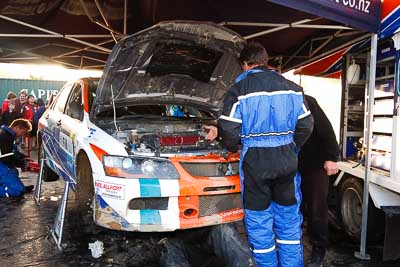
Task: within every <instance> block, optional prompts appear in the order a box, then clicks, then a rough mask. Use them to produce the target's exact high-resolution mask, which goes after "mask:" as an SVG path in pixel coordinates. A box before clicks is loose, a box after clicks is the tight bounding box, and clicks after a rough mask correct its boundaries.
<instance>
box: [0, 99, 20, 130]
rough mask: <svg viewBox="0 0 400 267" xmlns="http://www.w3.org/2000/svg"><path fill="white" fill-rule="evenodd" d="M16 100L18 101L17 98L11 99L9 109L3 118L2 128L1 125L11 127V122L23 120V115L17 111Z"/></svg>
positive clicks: (0, 121)
mask: <svg viewBox="0 0 400 267" xmlns="http://www.w3.org/2000/svg"><path fill="white" fill-rule="evenodd" d="M15 100H16V99H15V98H14V99H10V101H9V103H8V109H7V110H6V111H5V112H4V113H3V115H2V116H1V120H0V126H1V125H7V126H9V125H10V124H11V122H13V121H14V120H16V119H18V118H21V113H20V112H18V111H17V110H16V109H15Z"/></svg>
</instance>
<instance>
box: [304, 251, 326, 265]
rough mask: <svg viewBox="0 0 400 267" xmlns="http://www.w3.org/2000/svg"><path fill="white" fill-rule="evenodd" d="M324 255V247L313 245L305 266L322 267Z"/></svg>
mask: <svg viewBox="0 0 400 267" xmlns="http://www.w3.org/2000/svg"><path fill="white" fill-rule="evenodd" d="M324 257H325V248H321V247H315V246H314V247H313V249H312V253H311V259H310V260H309V261H308V263H307V267H322V263H323V261H324Z"/></svg>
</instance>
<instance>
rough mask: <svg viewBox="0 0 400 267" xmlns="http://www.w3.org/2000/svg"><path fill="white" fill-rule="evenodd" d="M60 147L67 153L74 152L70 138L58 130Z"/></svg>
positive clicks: (71, 153)
mask: <svg viewBox="0 0 400 267" xmlns="http://www.w3.org/2000/svg"><path fill="white" fill-rule="evenodd" d="M60 147H61V148H62V149H64V150H65V151H66V152H68V154H70V155H73V154H74V145H73V143H72V139H71V138H70V137H69V136H68V135H66V134H65V133H63V132H60Z"/></svg>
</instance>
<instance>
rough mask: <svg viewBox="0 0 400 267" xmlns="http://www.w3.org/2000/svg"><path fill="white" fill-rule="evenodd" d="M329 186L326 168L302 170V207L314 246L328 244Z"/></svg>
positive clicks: (321, 246)
mask: <svg viewBox="0 0 400 267" xmlns="http://www.w3.org/2000/svg"><path fill="white" fill-rule="evenodd" d="M328 187H329V177H328V175H327V174H326V171H325V169H323V168H320V169H313V170H307V171H302V172H301V191H302V194H303V203H302V209H303V214H304V215H305V216H306V218H307V232H308V234H309V235H310V239H311V243H312V244H313V247H318V248H323V249H326V247H327V246H328V203H327V197H328Z"/></svg>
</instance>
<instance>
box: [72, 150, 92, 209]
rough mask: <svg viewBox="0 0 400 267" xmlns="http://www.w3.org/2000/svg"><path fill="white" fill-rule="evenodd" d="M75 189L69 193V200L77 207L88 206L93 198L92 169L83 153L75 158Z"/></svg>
mask: <svg viewBox="0 0 400 267" xmlns="http://www.w3.org/2000/svg"><path fill="white" fill-rule="evenodd" d="M76 162H77V170H76V179H77V180H76V187H75V192H73V191H72V192H71V198H72V199H73V200H74V201H75V204H77V205H79V206H90V204H92V200H93V197H94V186H93V175H92V167H91V165H90V162H89V158H88V157H87V155H86V154H85V153H83V152H82V153H79V154H78V157H77V160H76Z"/></svg>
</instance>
